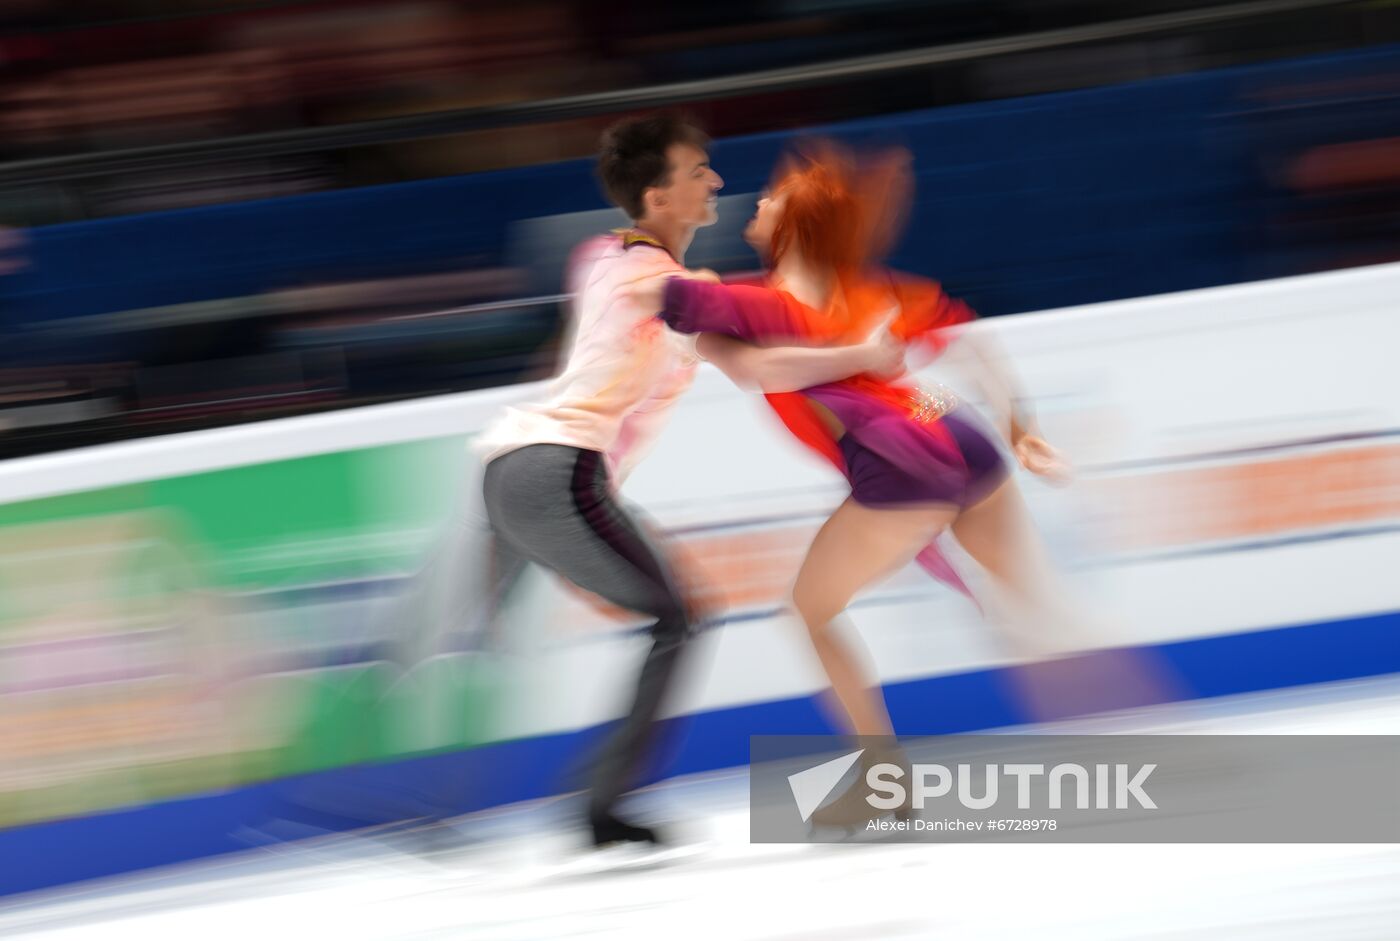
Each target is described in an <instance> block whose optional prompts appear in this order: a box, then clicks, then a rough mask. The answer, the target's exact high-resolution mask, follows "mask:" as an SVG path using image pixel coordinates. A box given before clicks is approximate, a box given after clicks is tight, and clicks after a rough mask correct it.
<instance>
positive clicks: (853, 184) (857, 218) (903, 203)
mask: <svg viewBox="0 0 1400 941" xmlns="http://www.w3.org/2000/svg"><path fill="white" fill-rule="evenodd" d="M771 191H772V194H773V197H774V198H779V197H786V199H787V203H786V205H785V206H784V208H783V213H782V216H781V217H780V218H779V219H778V222H777V224H776V225H775V226H774V227H773V236H772V243H771V245H770V248H769V263H770V264H773V265H776V264H777V263H778V261H779V260H780V259H781V258H782V257H783V256H784V255H786V254H787V253H788V252H790V251H794V250H795V251H796V252H797V253H798V254H799V255H801V256H802V258H803V259H804V260H805V261H807V262H808V263H809V264H811V265H813V266H815V267H816V268H818V269H819V270H823V271H829V272H832V273H834V274H836V275H837V277H839V278H841V279H842V280H843V281H844V280H846V279H848V278H849V277H850V276H851V275H853V274H855V273H856V272H858V271H860V270H861V269H863V268H865V267H866V266H867V265H869V264H871V263H873V262H876V261H878V260H879V259H880V258H881V257H882V256H883V255H884V254H885V252H887V251H888V250H889V249H890V247H891V246H892V245H893V243H894V240H895V238H896V237H897V236H898V234H899V230H900V225H901V223H902V221H903V219H904V215H905V209H906V207H907V205H908V202H909V196H910V194H911V192H912V182H911V179H910V174H909V156H908V153H907V152H906V151H900V150H893V151H887V152H884V153H881V154H878V155H874V156H871V157H868V158H866V159H865V160H863V161H862V162H861V163H860V164H859V165H858V164H857V162H856V159H855V158H854V156H853V155H852V154H851V153H850V152H849V151H847V150H845V149H844V148H842V147H840V146H838V145H837V144H834V143H832V142H830V141H823V140H818V141H811V142H808V143H807V144H805V145H804V146H802V147H801V148H800V149H799V150H798V152H797V153H795V154H793V155H792V156H790V157H788V158H787V159H786V160H785V161H784V162H783V164H782V165H781V166H780V169H779V171H778V174H777V176H776V178H775V182H774V183H773V185H772V187H771Z"/></svg>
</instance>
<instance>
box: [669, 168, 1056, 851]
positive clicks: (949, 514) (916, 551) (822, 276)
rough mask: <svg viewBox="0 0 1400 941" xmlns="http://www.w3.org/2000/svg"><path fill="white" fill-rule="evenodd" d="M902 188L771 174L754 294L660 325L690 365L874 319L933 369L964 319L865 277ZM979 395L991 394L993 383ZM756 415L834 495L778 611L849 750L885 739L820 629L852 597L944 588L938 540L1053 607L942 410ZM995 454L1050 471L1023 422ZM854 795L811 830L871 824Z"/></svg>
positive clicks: (1034, 601) (984, 447)
mask: <svg viewBox="0 0 1400 941" xmlns="http://www.w3.org/2000/svg"><path fill="white" fill-rule="evenodd" d="M858 180H859V181H860V182H857V181H858ZM906 181H907V175H906V174H905V171H904V168H903V166H901V164H900V161H899V159H898V158H896V159H894V160H889V159H887V160H886V161H885V162H884V164H883V165H882V166H879V167H875V168H862V172H861V173H860V174H857V173H856V170H855V167H854V164H853V162H852V161H851V160H850V159H849V158H847V157H845V156H844V155H843V154H841V153H840V152H838V151H837V150H835V148H833V147H831V146H830V145H827V146H825V147H823V148H821V149H820V150H817V151H815V152H814V153H813V154H811V155H809V156H807V157H803V158H797V159H794V160H791V161H789V163H788V164H787V166H786V167H785V168H784V169H783V170H782V171H781V172H780V174H779V176H778V178H777V182H776V183H775V184H774V185H773V186H772V187H771V191H770V192H769V193H768V194H766V195H765V196H764V198H762V199H761V200H760V201H759V203H758V211H757V214H756V215H755V217H754V219H753V221H752V222H751V223H750V224H749V226H748V229H747V230H746V232H745V237H746V239H747V240H748V241H749V243H750V244H751V245H752V246H753V247H754V248H755V249H756V250H757V251H758V252H759V253H760V255H761V256H762V257H763V258H764V260H765V262H766V264H767V268H768V276H767V279H766V282H765V283H764V284H763V285H762V286H751V285H739V284H733V285H730V284H720V283H715V282H714V281H712V280H705V279H686V278H673V279H670V280H669V281H667V282H666V283H665V286H664V288H662V289H661V290H662V292H663V298H662V300H663V305H662V314H661V316H662V318H663V319H664V320H665V321H666V323H667V324H668V325H670V326H671V327H672V328H673V329H675V330H678V331H680V332H682V333H698V334H702V336H701V338H700V342H699V343H698V344H697V348H698V349H699V350H700V352H701V353H702V355H707V354H708V352H709V351H713V350H716V349H717V348H718V347H720V346H722V345H723V344H725V343H739V342H750V343H758V344H776V343H787V344H792V343H800V342H808V343H816V344H818V345H827V344H837V343H848V342H851V340H852V339H857V338H860V337H863V336H866V335H867V334H869V333H870V331H871V329H872V327H873V326H875V325H876V324H878V323H880V322H881V321H882V320H886V319H889V318H893V319H892V321H891V323H890V326H889V329H890V330H891V332H892V333H894V335H895V336H897V337H900V338H902V339H904V340H905V341H906V342H908V343H910V344H911V345H922V346H924V347H926V348H927V349H928V350H929V351H930V352H932V353H935V354H936V353H938V352H940V351H941V350H942V348H943V346H944V345H945V344H946V342H947V339H948V337H947V335H946V334H945V333H942V332H940V331H942V330H943V329H944V328H947V327H951V326H954V325H956V324H959V323H962V322H964V321H966V320H969V319H970V318H971V316H972V314H971V311H970V310H969V309H968V308H967V307H966V306H965V305H963V304H962V303H960V302H958V301H955V300H952V299H950V298H949V297H947V296H946V295H945V294H944V293H943V292H942V291H941V290H940V288H939V287H938V285H937V284H935V283H933V282H930V281H924V280H920V279H916V278H912V277H907V276H904V275H900V274H895V273H893V272H890V271H888V270H885V269H882V268H880V267H878V265H877V264H876V260H877V258H878V256H879V253H880V252H881V250H882V249H883V248H884V247H885V246H886V245H887V244H888V243H889V241H890V240H891V239H892V237H893V234H894V225H893V221H892V216H893V213H892V212H891V210H892V209H893V208H894V207H895V206H896V205H898V204H901V203H904V202H906V198H905V197H907V185H906ZM982 359H983V360H984V362H985V363H986V364H987V365H988V366H989V368H993V369H994V370H995V371H996V372H1001V370H1000V369H999V368H996V367H994V365H993V362H992V360H991V359H990V358H988V357H987V356H985V355H983V356H982ZM732 375H733V373H732V372H731V376H732ZM997 378H1000V379H1001V380H1002V381H1003V382H1005V374H1004V373H1003V374H1002V375H1000V376H999V377H997ZM767 399H768V401H769V403H770V404H771V405H772V407H773V408H774V410H775V411H776V412H777V414H778V416H779V417H780V418H781V420H782V421H783V423H784V424H785V425H786V426H787V427H788V429H789V430H790V431H791V432H792V433H793V434H794V435H795V436H796V437H797V438H798V439H799V440H801V441H802V442H803V443H804V444H807V445H808V446H809V447H811V448H813V449H814V450H816V451H817V452H818V453H820V454H822V455H823V456H824V457H826V458H827V459H828V460H829V461H830V462H831V463H832V464H834V465H835V466H836V467H837V468H838V469H840V470H841V472H842V473H843V474H844V475H845V477H846V479H847V480H848V481H849V482H850V486H851V493H850V496H849V498H847V499H846V501H845V502H843V503H842V504H841V506H840V507H838V508H837V509H836V511H835V512H834V513H833V514H832V515H831V517H830V518H829V519H828V520H827V521H826V523H825V524H824V525H823V526H822V527H821V529H820V530H819V531H818V533H817V535H816V537H815V538H814V539H813V542H812V545H811V547H810V549H809V550H808V553H807V556H806V559H805V560H804V561H803V563H802V566H801V569H800V571H799V573H798V575H797V581H796V583H795V585H794V587H793V594H792V599H793V604H794V606H795V607H796V609H797V612H798V614H799V616H800V617H801V619H802V621H803V623H804V624H805V625H806V628H807V631H808V633H809V636H810V637H811V641H812V644H813V646H814V648H815V650H816V653H817V655H818V657H819V658H820V660H821V663H822V665H823V667H824V668H825V670H826V673H827V676H828V678H829V679H830V682H831V688H832V691H833V693H834V694H835V700H836V703H837V704H838V705H839V714H838V716H837V718H838V720H839V721H840V723H841V724H842V725H844V726H845V729H846V730H847V731H849V732H851V733H853V734H856V735H862V736H892V735H893V729H892V727H891V724H890V718H889V715H888V713H887V711H886V708H885V704H884V699H883V697H882V695H881V692H880V688H879V686H878V684H876V683H875V682H873V681H872V679H871V677H869V676H868V675H866V673H865V671H864V670H863V668H862V665H861V663H860V661H859V659H858V658H857V655H856V651H855V650H854V649H853V648H852V646H851V645H850V644H848V643H847V642H846V641H845V640H844V639H843V638H842V637H841V636H840V635H839V634H838V632H837V631H836V630H835V629H834V627H833V622H834V621H835V619H836V618H837V617H838V616H839V615H840V614H841V613H842V611H844V610H845V608H846V606H847V605H848V604H849V603H850V601H851V599H852V597H853V596H854V595H855V594H856V593H857V592H858V591H860V590H861V589H862V588H864V587H866V586H867V585H869V584H871V583H872V582H874V581H875V580H877V579H879V578H880V577H882V576H884V575H887V574H889V573H891V572H893V571H895V570H897V569H898V568H900V567H901V566H903V565H904V564H906V563H907V562H909V561H910V560H911V559H914V558H915V557H916V556H917V557H918V558H919V561H920V562H921V563H923V564H924V565H925V567H926V568H929V569H930V570H931V571H933V572H934V574H937V575H940V576H942V577H945V578H948V580H950V581H951V580H955V579H956V576H955V575H953V574H952V571H951V569H950V568H948V567H947V566H946V563H943V562H942V560H941V558H940V557H939V556H938V555H937V550H936V549H935V548H934V547H933V540H934V539H935V538H936V537H937V536H938V535H939V533H941V532H942V531H944V530H945V529H948V528H951V529H952V532H953V534H954V536H955V537H956V538H957V540H958V542H959V543H960V544H961V545H962V546H963V548H964V549H966V550H967V552H968V554H969V555H971V556H972V558H973V559H974V560H975V561H976V562H977V563H978V564H979V565H980V566H981V567H982V568H984V569H985V570H986V572H987V573H988V574H989V575H990V577H991V579H992V581H993V582H994V583H995V584H996V585H997V586H998V587H999V588H1000V589H1001V590H1002V592H1004V593H1005V594H1006V595H1008V596H1009V598H1010V599H1011V600H1013V601H1015V602H1018V603H1020V605H1022V606H1024V607H1026V608H1030V609H1042V610H1043V608H1042V606H1043V605H1047V604H1050V603H1052V598H1051V595H1052V594H1053V588H1052V587H1051V585H1050V583H1049V580H1048V574H1049V567H1048V565H1047V564H1046V560H1045V558H1044V553H1043V550H1042V549H1041V547H1040V543H1039V540H1038V538H1037V536H1036V534H1035V532H1034V530H1033V529H1032V525H1031V522H1030V520H1029V517H1028V514H1027V512H1026V510H1025V508H1024V506H1023V504H1022V502H1021V497H1020V495H1019V493H1018V491H1017V488H1016V485H1015V483H1014V482H1013V481H1012V480H1011V478H1010V475H1009V473H1008V469H1007V467H1006V466H1005V463H1004V461H1003V459H1002V457H1001V455H1000V453H999V452H998V450H997V448H996V447H995V445H994V444H993V443H992V442H991V441H990V440H988V438H987V437H986V435H985V434H984V432H983V431H982V430H981V427H980V424H979V422H978V421H977V420H976V419H975V418H974V417H973V415H972V414H971V409H970V408H969V407H968V406H967V405H964V404H960V403H959V402H958V401H957V400H956V398H955V397H954V396H953V395H952V394H951V393H949V392H946V391H943V390H937V391H929V390H925V389H921V388H920V387H918V386H916V385H915V384H913V383H912V382H909V381H907V380H893V381H884V380H882V379H879V378H875V377H872V376H868V375H866V376H858V377H854V378H851V379H846V380H842V381H839V382H832V383H826V384H823V385H819V386H813V387H810V388H807V389H804V390H802V391H800V392H785V393H777V394H769V395H768V396H767ZM1012 400H1013V402H1014V401H1015V397H1014V396H1013V397H1012ZM1010 443H1011V447H1012V451H1013V453H1014V454H1015V455H1016V457H1017V459H1018V460H1019V461H1020V463H1021V464H1022V465H1023V466H1024V467H1025V468H1026V469H1027V470H1030V471H1031V472H1033V473H1036V474H1039V475H1043V476H1048V477H1058V476H1060V475H1062V473H1063V471H1064V467H1063V464H1062V462H1061V460H1060V458H1059V456H1058V455H1057V453H1056V452H1055V450H1054V449H1053V448H1051V447H1050V445H1048V444H1047V443H1046V442H1045V441H1044V440H1043V439H1042V438H1041V437H1040V436H1039V435H1038V434H1037V433H1036V431H1035V428H1034V425H1033V423H1032V422H1031V421H1030V420H1029V419H1028V418H1027V417H1026V416H1025V415H1022V414H1016V415H1014V416H1013V418H1012V421H1011V428H1010ZM862 757H863V759H864V765H865V766H866V767H869V765H870V764H872V763H875V762H877V761H882V760H897V761H901V762H902V758H899V756H898V753H897V750H896V749H895V748H894V746H893V745H891V746H890V747H888V748H871V749H867V751H866V753H865V755H863V756H862ZM856 791H861V792H862V793H859V794H858V793H856ZM863 793H864V792H863V788H859V787H858V788H855V789H853V790H852V791H850V792H847V794H846V795H843V797H842V798H841V799H838V800H837V801H836V802H835V803H833V804H831V805H828V806H827V807H825V808H822V809H821V810H818V811H817V813H816V814H814V815H813V817H812V822H813V823H814V824H836V825H855V824H857V823H859V822H861V821H863V820H864V819H869V818H871V817H874V816H877V815H879V814H880V813H881V812H880V811H875V810H872V809H871V808H870V807H869V805H868V804H866V803H865V802H864V800H862V799H858V798H862V797H863Z"/></svg>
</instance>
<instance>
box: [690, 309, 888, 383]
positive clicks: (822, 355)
mask: <svg viewBox="0 0 1400 941" xmlns="http://www.w3.org/2000/svg"><path fill="white" fill-rule="evenodd" d="M695 349H696V352H698V353H699V354H700V355H701V356H703V357H704V358H705V359H707V360H709V361H710V362H712V363H714V364H715V365H716V366H718V367H719V368H720V369H721V370H723V372H724V374H725V375H727V376H728V377H729V378H730V379H731V380H732V381H733V382H734V384H735V385H737V386H739V387H740V388H741V389H752V390H757V391H761V392H796V391H797V390H799V389H806V388H809V387H811V386H819V385H822V384H823V383H827V382H836V381H838V380H841V379H846V378H848V377H850V376H856V375H860V374H861V373H870V374H872V375H875V376H880V377H882V378H883V377H892V376H897V375H899V374H901V373H902V372H903V371H904V345H903V344H902V343H900V342H899V341H898V340H896V339H895V338H894V337H893V336H892V335H891V334H890V331H889V329H888V325H887V324H886V325H882V326H881V327H880V328H878V329H877V330H875V332H873V333H872V334H871V335H870V336H869V337H867V338H866V339H865V340H863V341H861V342H860V343H853V344H851V345H849V346H830V347H820V346H755V345H754V344H752V343H746V342H744V341H743V340H738V339H735V338H734V337H728V336H724V335H722V334H718V333H702V334H700V335H699V336H698V337H696V340H695Z"/></svg>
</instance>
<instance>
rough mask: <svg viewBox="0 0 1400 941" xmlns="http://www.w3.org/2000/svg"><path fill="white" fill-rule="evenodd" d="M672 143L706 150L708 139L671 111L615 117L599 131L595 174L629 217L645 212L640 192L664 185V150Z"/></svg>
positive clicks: (667, 172) (667, 171) (666, 166)
mask: <svg viewBox="0 0 1400 941" xmlns="http://www.w3.org/2000/svg"><path fill="white" fill-rule="evenodd" d="M672 144H691V145H693V146H695V147H699V148H700V149H701V150H706V149H708V148H709V146H710V139H709V138H708V137H706V136H705V132H704V131H702V130H700V129H699V128H698V127H696V126H695V125H694V124H691V123H690V122H689V121H687V120H685V119H684V118H682V117H680V116H679V115H674V114H659V115H652V116H650V117H645V118H629V119H627V120H625V121H619V122H618V123H617V124H614V125H613V126H612V127H610V128H608V129H607V130H606V131H604V132H603V141H602V144H601V146H600V148H599V153H598V178H599V179H600V180H601V181H602V183H603V190H604V191H605V192H606V193H607V194H608V199H611V200H612V201H613V202H614V203H616V204H617V205H618V206H620V207H621V208H622V211H623V212H625V213H627V215H628V217H629V218H632V219H640V218H641V217H642V216H643V215H645V213H646V207H645V205H644V204H643V202H642V194H643V193H645V192H646V191H647V189H649V188H650V187H653V186H665V185H666V184H667V182H668V179H669V177H670V173H671V167H670V164H669V163H667V161H666V150H667V148H669V147H670V146H671V145H672Z"/></svg>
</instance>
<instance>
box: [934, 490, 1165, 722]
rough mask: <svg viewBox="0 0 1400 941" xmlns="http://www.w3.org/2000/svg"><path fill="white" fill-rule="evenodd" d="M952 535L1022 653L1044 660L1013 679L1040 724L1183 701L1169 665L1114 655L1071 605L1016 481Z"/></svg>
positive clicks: (1105, 634) (968, 514)
mask: <svg viewBox="0 0 1400 941" xmlns="http://www.w3.org/2000/svg"><path fill="white" fill-rule="evenodd" d="M953 535H954V536H956V537H957V540H958V542H959V543H960V544H961V545H962V547H963V548H964V549H966V550H967V552H968V554H969V555H971V556H972V558H973V559H974V560H975V561H976V562H977V563H978V565H980V566H981V567H982V568H983V569H985V570H986V572H987V574H988V575H990V576H991V578H992V580H993V582H994V583H995V586H996V588H997V589H998V593H999V594H1000V595H1001V596H1002V597H1001V598H999V599H997V600H999V601H1001V602H1003V604H1004V606H1005V607H1006V608H1007V609H1008V610H1007V611H1006V614H1007V615H1008V617H1007V620H1009V621H1010V622H1011V623H1010V624H1008V625H1006V627H1007V628H1009V631H1010V637H1009V639H1010V640H1011V641H1012V643H1013V644H1014V646H1015V648H1016V650H1017V652H1018V653H1019V654H1021V655H1023V656H1028V657H1031V658H1033V659H1034V660H1037V661H1039V662H1032V663H1027V664H1023V665H1021V666H1020V667H1018V668H1016V669H1014V670H1013V671H1012V674H1011V679H1012V681H1013V682H1014V683H1015V684H1016V686H1017V688H1018V690H1019V692H1020V695H1021V697H1022V698H1023V701H1024V704H1025V706H1026V707H1027V708H1028V709H1029V711H1030V713H1031V716H1032V717H1033V718H1036V719H1050V718H1055V717H1060V716H1068V715H1083V714H1085V713H1089V712H1099V711H1103V710H1106V709H1120V708H1127V707H1130V706H1141V705H1146V704H1149V703H1160V702H1167V701H1170V700H1173V699H1177V698H1180V695H1181V691H1180V683H1179V682H1178V681H1177V680H1176V679H1175V677H1174V676H1173V675H1172V671H1171V670H1170V669H1169V668H1168V667H1167V666H1166V665H1165V664H1164V663H1161V662H1158V659H1157V658H1154V657H1151V656H1149V655H1145V654H1142V653H1140V652H1137V651H1131V650H1122V649H1113V647H1112V641H1113V639H1114V638H1113V634H1112V632H1110V631H1108V630H1107V629H1106V627H1105V626H1104V625H1100V624H1096V623H1095V619H1094V618H1093V617H1092V616H1091V615H1090V614H1089V612H1087V611H1084V610H1081V609H1080V608H1079V607H1078V606H1077V605H1075V604H1074V603H1073V602H1072V601H1071V599H1070V596H1069V594H1068V591H1067V589H1066V588H1065V586H1063V585H1062V584H1060V583H1059V581H1058V579H1057V577H1056V575H1055V570H1054V565H1053V563H1052V562H1051V560H1050V556H1049V553H1048V552H1047V551H1046V550H1045V547H1044V544H1043V543H1042V541H1041V539H1040V534H1039V533H1038V532H1037V531H1036V529H1035V524H1034V522H1033V521H1032V520H1031V517H1030V513H1029V512H1028V511H1027V510H1026V506H1025V504H1024V502H1023V501H1022V499H1021V494H1020V492H1019V491H1018V490H1017V488H1016V485H1015V483H1014V482H1013V481H1012V480H1009V479H1008V480H1007V481H1006V482H1005V483H1003V484H1002V485H1001V486H1000V487H999V488H997V490H996V491H995V492H994V493H993V494H992V495H991V496H989V497H987V498H986V499H985V500H983V501H982V502H981V503H978V504H977V505H976V506H973V507H970V508H968V509H967V510H964V511H963V512H962V513H961V514H960V515H959V516H958V518H957V520H956V521H955V522H954V523H953ZM1091 650H1092V651H1093V652H1092V653H1081V654H1079V655H1078V656H1074V657H1066V656H1063V655H1065V654H1068V653H1070V652H1072V651H1091Z"/></svg>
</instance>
